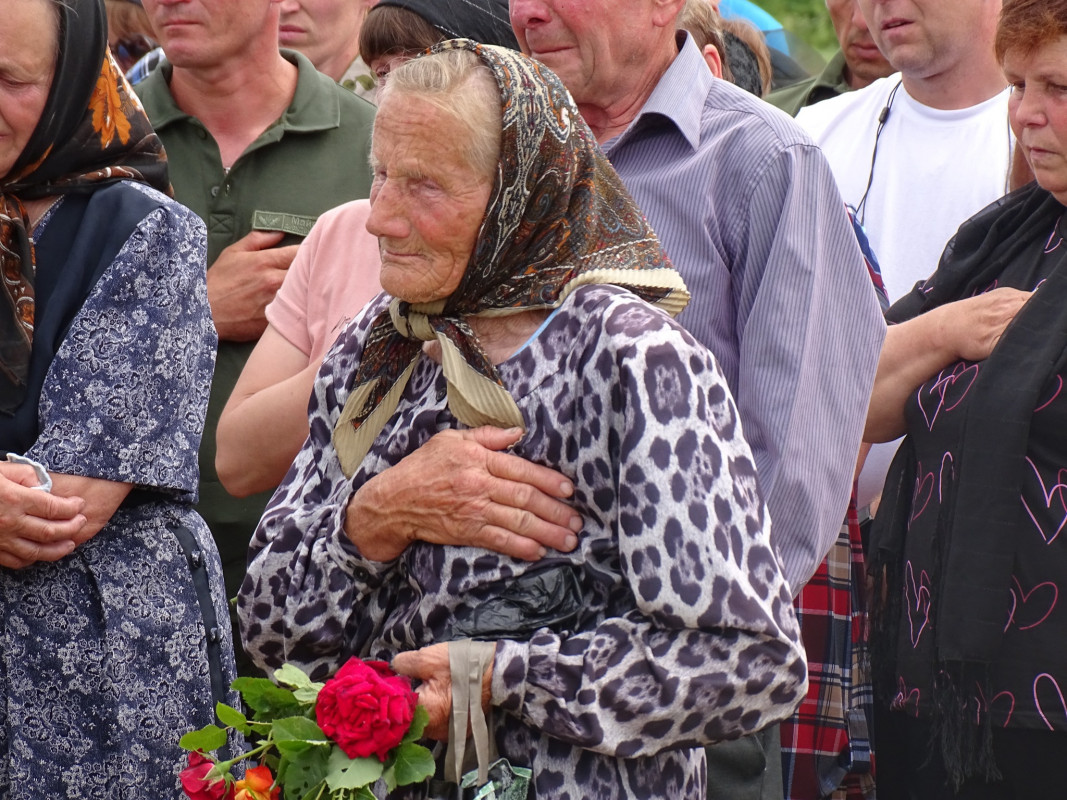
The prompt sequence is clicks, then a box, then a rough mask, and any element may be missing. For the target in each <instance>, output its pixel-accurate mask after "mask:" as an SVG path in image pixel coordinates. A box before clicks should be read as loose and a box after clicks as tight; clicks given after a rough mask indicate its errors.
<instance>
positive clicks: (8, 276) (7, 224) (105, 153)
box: [0, 0, 170, 414]
mask: <svg viewBox="0 0 1067 800" xmlns="http://www.w3.org/2000/svg"><path fill="white" fill-rule="evenodd" d="M56 6H57V8H58V9H59V13H60V27H59V51H58V52H57V54H56V67H55V73H54V76H53V78H52V86H51V88H50V89H49V93H48V98H47V100H46V101H45V107H44V111H43V112H42V114H41V118H40V120H39V121H38V123H37V127H36V128H35V129H34V131H33V133H32V135H31V136H30V139H29V141H28V142H27V143H26V147H25V148H24V149H23V151H22V153H21V154H20V155H19V157H18V159H17V160H16V162H15V164H14V165H13V166H12V167H11V170H10V171H9V172H8V174H7V175H5V176H3V177H0V269H2V273H3V282H4V288H3V291H0V306H2V307H0V412H3V413H5V414H10V413H12V411H13V410H14V409H15V408H17V407H18V405H19V404H20V403H21V402H22V400H23V398H24V397H25V393H26V377H27V373H28V370H29V361H30V354H31V350H32V347H33V324H34V316H35V312H34V291H33V286H34V279H35V275H36V266H35V261H34V259H35V255H34V248H33V243H32V242H31V240H30V237H29V219H28V217H27V214H26V209H25V207H24V205H23V202H24V201H27V200H37V199H40V198H44V197H52V196H57V195H63V194H70V193H75V192H91V191H92V190H93V189H94V188H96V187H98V186H101V185H104V184H108V183H114V182H115V181H120V180H136V181H141V182H144V183H147V184H149V185H151V186H154V187H156V188H157V189H160V190H161V191H164V192H169V189H170V184H169V182H168V180H167V169H166V161H165V159H164V156H163V148H162V145H161V144H160V141H159V139H158V138H157V137H156V135H155V133H154V132H153V131H152V126H151V125H150V124H149V122H148V118H147V117H146V116H145V114H144V111H143V110H142V109H141V105H140V103H139V102H138V101H137V99H136V98H135V97H134V95H133V92H132V91H131V90H130V87H129V86H128V85H127V84H126V81H125V79H124V78H123V77H122V73H121V72H120V71H119V69H118V67H117V65H116V64H115V62H114V60H113V59H112V58H111V54H110V53H109V52H108V49H107V18H106V16H105V12H104V4H103V3H102V2H101V1H100V0H64V2H62V3H57V4H56Z"/></svg>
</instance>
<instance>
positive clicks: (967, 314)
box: [930, 287, 1033, 361]
mask: <svg viewBox="0 0 1067 800" xmlns="http://www.w3.org/2000/svg"><path fill="white" fill-rule="evenodd" d="M1032 294H1033V292H1023V291H1020V290H1019V289H1010V288H1007V287H1002V288H1000V289H993V290H992V291H990V292H984V293H983V294H980V295H976V296H975V297H968V298H967V299H965V300H957V301H956V302H954V303H946V304H945V305H943V306H941V307H940V308H939V309H935V310H934V311H932V312H930V313H940V315H941V319H940V320H939V328H940V334H941V337H942V339H943V341H945V342H947V343H949V346H950V347H951V349H952V351H953V352H954V353H955V355H956V358H957V359H961V360H964V361H984V360H985V359H987V358H989V354H990V353H992V352H993V348H994V347H996V346H997V342H999V341H1000V337H1001V336H1002V335H1003V333H1004V330H1005V329H1006V328H1007V327H1008V325H1009V324H1011V321H1012V320H1013V319H1015V315H1016V314H1018V313H1019V309H1021V308H1022V307H1023V306H1024V305H1026V301H1027V300H1029V299H1030V296H1031V295H1032Z"/></svg>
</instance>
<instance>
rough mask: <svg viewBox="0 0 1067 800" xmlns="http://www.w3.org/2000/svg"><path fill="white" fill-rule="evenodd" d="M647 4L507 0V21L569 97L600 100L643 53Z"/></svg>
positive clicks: (638, 0) (648, 0)
mask: <svg viewBox="0 0 1067 800" xmlns="http://www.w3.org/2000/svg"><path fill="white" fill-rule="evenodd" d="M653 8H654V3H653V2H652V0H511V27H512V28H514V29H515V36H516V38H517V39H518V40H519V46H520V47H521V48H522V51H523V52H524V53H526V54H527V55H529V56H532V57H534V58H536V59H537V60H538V61H540V62H541V63H543V64H544V65H545V66H547V67H548V68H549V69H551V70H552V71H553V72H555V73H556V74H557V75H559V77H560V79H561V80H562V81H563V83H564V84H565V85H566V86H567V88H568V89H569V90H570V93H571V95H572V96H573V97H574V100H575V102H577V103H578V104H579V105H600V104H601V103H602V102H603V101H604V100H605V99H606V98H611V97H612V96H613V95H614V93H615V92H617V91H618V86H620V85H626V83H627V81H626V80H625V79H624V77H623V76H625V75H626V73H627V72H630V71H632V70H634V69H635V67H639V65H640V64H641V63H642V61H643V60H644V59H645V58H646V56H647V55H648V54H649V46H650V33H651V31H652V30H653V25H652V24H651V17H652V13H653Z"/></svg>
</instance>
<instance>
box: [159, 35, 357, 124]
mask: <svg viewBox="0 0 1067 800" xmlns="http://www.w3.org/2000/svg"><path fill="white" fill-rule="evenodd" d="M281 54H282V56H283V57H284V58H285V59H286V60H287V61H289V62H291V63H293V64H295V65H296V68H297V79H296V91H295V92H294V93H293V100H292V102H291V103H290V104H289V108H287V109H286V111H285V113H284V114H283V115H282V118H281V120H280V127H281V131H279V132H288V131H293V132H298V133H306V132H310V131H320V130H329V129H332V128H336V127H338V126H339V125H340V124H341V106H340V102H339V100H338V98H337V91H338V87H337V85H336V84H335V83H334V82H333V80H332V79H327V80H323V79H322V75H320V73H319V72H318V71H316V69H315V67H314V66H313V65H312V63H311V62H310V61H309V60H308V59H307V57H305V56H304V55H303V54H301V53H297V52H296V51H294V50H282V51H281ZM173 74H174V67H173V66H172V65H171V64H170V63H168V62H167V61H166V60H165V59H164V60H163V61H162V62H160V65H159V67H157V68H156V69H154V70H152V72H151V73H149V75H148V77H147V78H145V79H144V81H143V82H142V83H141V86H142V87H143V89H142V90H141V91H140V92H139V94H140V95H141V97H142V102H143V103H144V106H145V111H146V112H147V113H148V116H149V119H151V120H152V125H153V127H155V128H156V130H161V129H163V128H165V127H166V126H167V125H170V124H171V123H174V122H176V121H178V120H188V119H194V117H193V115H191V114H187V113H186V112H185V111H183V110H182V109H181V108H179V107H178V104H177V103H175V102H174V96H173V95H171V93H170V86H169V84H170V78H171V75H173ZM159 83H162V84H163V86H161V87H157V85H156V84H159Z"/></svg>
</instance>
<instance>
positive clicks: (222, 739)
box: [178, 725, 226, 753]
mask: <svg viewBox="0 0 1067 800" xmlns="http://www.w3.org/2000/svg"><path fill="white" fill-rule="evenodd" d="M225 744H226V730H225V729H224V728H220V727H219V726H218V725H205V726H204V727H203V728H201V729H200V730H198V731H190V732H189V733H187V734H185V736H183V737H182V738H181V739H179V740H178V746H179V747H181V748H182V749H184V750H203V751H204V752H205V753H210V752H211V751H212V750H218V749H219V748H220V747H222V746H223V745H225Z"/></svg>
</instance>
